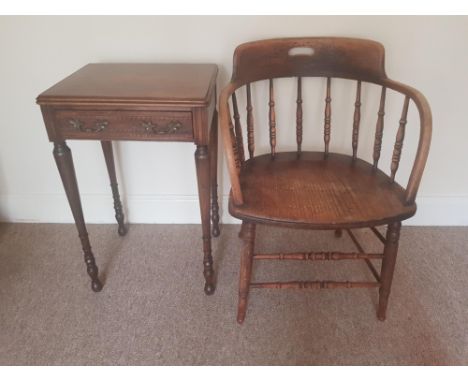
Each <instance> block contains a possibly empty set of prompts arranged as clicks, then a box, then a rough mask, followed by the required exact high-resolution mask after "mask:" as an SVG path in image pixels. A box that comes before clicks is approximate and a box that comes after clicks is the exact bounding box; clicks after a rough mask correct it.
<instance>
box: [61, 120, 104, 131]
mask: <svg viewBox="0 0 468 382" xmlns="http://www.w3.org/2000/svg"><path fill="white" fill-rule="evenodd" d="M68 123H70V125H71V126H72V128H73V129H74V130H78V131H81V132H82V133H100V132H101V131H103V130H104V129H105V128H106V127H107V125H109V122H108V121H96V122H95V124H94V127H85V126H84V123H83V122H81V121H80V120H79V119H70V120H69V121H68Z"/></svg>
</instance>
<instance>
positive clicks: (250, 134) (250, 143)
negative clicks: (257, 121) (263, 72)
mask: <svg viewBox="0 0 468 382" xmlns="http://www.w3.org/2000/svg"><path fill="white" fill-rule="evenodd" d="M246 88H247V107H246V110H247V148H248V150H249V158H253V156H254V150H255V143H254V119H253V113H252V110H253V108H252V95H251V94H250V84H247V86H246Z"/></svg>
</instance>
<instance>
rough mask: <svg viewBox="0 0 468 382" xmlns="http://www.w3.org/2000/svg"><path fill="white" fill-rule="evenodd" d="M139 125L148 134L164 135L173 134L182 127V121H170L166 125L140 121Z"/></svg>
mask: <svg viewBox="0 0 468 382" xmlns="http://www.w3.org/2000/svg"><path fill="white" fill-rule="evenodd" d="M141 126H142V127H143V128H144V129H145V131H146V132H147V133H148V134H156V135H164V134H174V133H176V132H177V131H179V130H180V129H181V128H182V123H180V122H179V121H171V122H169V123H168V124H167V125H166V126H158V125H157V124H154V123H153V122H151V121H149V122H142V123H141Z"/></svg>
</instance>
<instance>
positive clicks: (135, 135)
mask: <svg viewBox="0 0 468 382" xmlns="http://www.w3.org/2000/svg"><path fill="white" fill-rule="evenodd" d="M55 120H56V123H57V125H56V126H57V129H58V130H59V131H58V133H59V134H60V136H61V137H62V138H64V139H100V138H102V139H107V140H111V139H122V140H143V141H144V140H150V141H192V140H193V129H192V113H191V112H189V111H136V112H132V111H96V110H93V111H89V110H86V111H57V112H56V116H55Z"/></svg>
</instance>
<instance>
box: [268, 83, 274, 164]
mask: <svg viewBox="0 0 468 382" xmlns="http://www.w3.org/2000/svg"><path fill="white" fill-rule="evenodd" d="M268 106H269V107H270V109H269V113H268V120H269V125H270V146H271V156H272V157H274V156H275V153H276V116H275V94H274V89H273V80H272V79H270V101H269V102H268Z"/></svg>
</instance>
